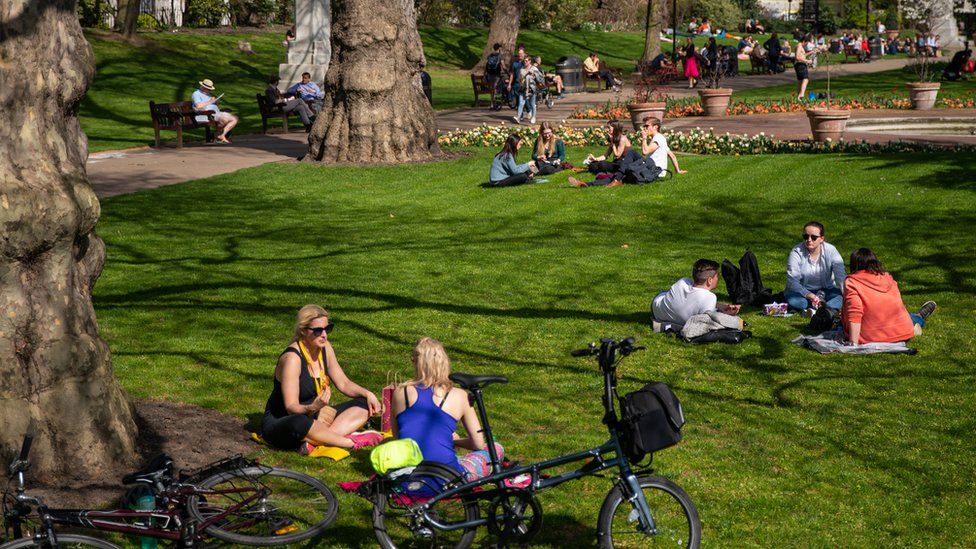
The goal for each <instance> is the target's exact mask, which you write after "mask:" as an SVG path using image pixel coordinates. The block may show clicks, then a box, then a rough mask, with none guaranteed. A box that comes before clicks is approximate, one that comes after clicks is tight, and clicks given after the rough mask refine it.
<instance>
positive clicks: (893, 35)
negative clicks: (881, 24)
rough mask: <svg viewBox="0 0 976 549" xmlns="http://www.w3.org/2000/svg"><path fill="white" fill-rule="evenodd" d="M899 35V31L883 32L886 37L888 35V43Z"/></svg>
mask: <svg viewBox="0 0 976 549" xmlns="http://www.w3.org/2000/svg"><path fill="white" fill-rule="evenodd" d="M900 33H901V31H900V30H886V31H885V34H886V35H888V41H889V42H891V41H892V40H894V39H895V38H898V35H899V34H900Z"/></svg>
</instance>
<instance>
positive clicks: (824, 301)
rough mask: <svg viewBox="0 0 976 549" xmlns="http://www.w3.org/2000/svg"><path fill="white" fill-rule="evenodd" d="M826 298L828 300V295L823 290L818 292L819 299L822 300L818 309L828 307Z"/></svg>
mask: <svg viewBox="0 0 976 549" xmlns="http://www.w3.org/2000/svg"><path fill="white" fill-rule="evenodd" d="M826 298H827V294H826V293H824V291H823V290H817V299H818V300H820V305H819V306H818V307H817V308H818V309H819V308H820V307H826V306H827V300H826Z"/></svg>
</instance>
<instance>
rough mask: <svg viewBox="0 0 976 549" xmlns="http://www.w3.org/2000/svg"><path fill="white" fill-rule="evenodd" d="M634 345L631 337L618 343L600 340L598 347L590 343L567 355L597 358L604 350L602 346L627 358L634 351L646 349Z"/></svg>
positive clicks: (635, 341) (610, 340)
mask: <svg viewBox="0 0 976 549" xmlns="http://www.w3.org/2000/svg"><path fill="white" fill-rule="evenodd" d="M634 343H637V340H635V339H634V338H633V337H625V338H624V339H621V340H620V341H619V342H617V341H614V340H612V339H601V340H600V345H597V344H596V343H590V346H589V347H587V348H585V349H576V350H575V351H570V353H569V354H570V355H572V356H575V357H580V356H597V355H599V354H600V350H601V349H602V348H604V346H606V347H608V348H609V349H612V350H614V351H617V352H619V353H620V354H621V355H623V356H627V355H629V354H630V353H633V352H634V351H643V350H645V349H647V347H638V346H635V345H634Z"/></svg>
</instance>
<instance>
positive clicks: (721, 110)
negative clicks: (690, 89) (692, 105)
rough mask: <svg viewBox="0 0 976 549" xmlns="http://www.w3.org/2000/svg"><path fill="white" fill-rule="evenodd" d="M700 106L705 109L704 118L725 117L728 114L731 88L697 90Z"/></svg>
mask: <svg viewBox="0 0 976 549" xmlns="http://www.w3.org/2000/svg"><path fill="white" fill-rule="evenodd" d="M698 95H699V96H701V105H702V108H703V109H705V116H725V115H727V114H728V110H729V101H731V100H732V88H718V89H711V88H709V89H704V90H698Z"/></svg>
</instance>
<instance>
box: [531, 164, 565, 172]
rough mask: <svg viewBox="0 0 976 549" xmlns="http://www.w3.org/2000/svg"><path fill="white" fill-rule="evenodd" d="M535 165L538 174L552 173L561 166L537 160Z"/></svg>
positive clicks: (557, 170)
mask: <svg viewBox="0 0 976 549" xmlns="http://www.w3.org/2000/svg"><path fill="white" fill-rule="evenodd" d="M536 167H537V168H538V169H539V172H538V173H539V175H552V174H554V173H556V172H559V171H562V169H563V167H562V166H561V165H557V164H553V163H551V162H538V163H536Z"/></svg>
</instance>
